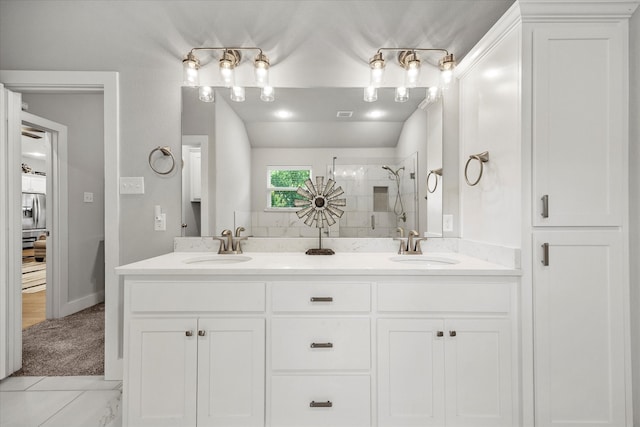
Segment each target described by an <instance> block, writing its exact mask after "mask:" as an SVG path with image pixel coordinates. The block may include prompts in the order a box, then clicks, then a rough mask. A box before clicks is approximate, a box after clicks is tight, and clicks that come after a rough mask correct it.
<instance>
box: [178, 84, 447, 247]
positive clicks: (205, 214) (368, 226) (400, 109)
mask: <svg viewBox="0 0 640 427" xmlns="http://www.w3.org/2000/svg"><path fill="white" fill-rule="evenodd" d="M425 98H426V90H425V88H414V89H411V93H410V98H409V101H408V102H404V103H396V102H394V90H393V89H392V88H380V89H379V90H378V101H377V102H374V103H367V102H364V101H363V90H362V88H313V89H294V88H288V89H284V88H278V89H276V100H275V101H274V102H268V103H265V102H262V101H260V100H259V89H257V88H247V91H246V101H245V102H241V103H237V102H232V101H231V100H230V99H229V89H224V88H216V89H215V91H214V99H215V102H213V103H205V102H202V101H200V100H199V99H198V90H197V89H194V88H188V87H184V88H182V103H183V105H182V107H183V116H182V127H183V131H182V134H183V141H185V142H184V143H183V162H184V163H183V164H184V165H185V166H184V168H183V224H186V225H187V226H186V227H185V228H184V229H183V235H185V236H195V235H214V234H215V235H217V234H220V232H221V230H223V229H235V227H237V226H243V227H245V228H246V230H247V234H248V235H250V236H255V237H317V229H315V228H313V229H312V228H310V227H307V226H306V225H304V223H303V221H302V220H300V219H299V218H298V217H297V215H296V214H295V212H296V210H297V209H296V208H295V207H293V206H292V205H291V206H287V205H280V204H279V203H287V202H282V200H288V198H287V192H293V193H295V190H296V188H297V186H298V183H296V182H295V181H294V180H292V181H287V180H282V179H280V180H279V181H276V182H272V181H273V180H272V179H270V176H271V172H273V171H274V170H276V171H278V170H282V171H285V172H286V171H288V170H298V171H300V170H306V171H308V174H309V175H310V176H311V177H315V176H325V177H331V178H334V179H335V180H336V182H337V184H338V185H340V186H342V187H343V188H344V190H345V195H344V197H345V198H346V199H347V206H346V207H345V214H344V215H343V217H342V218H340V221H338V222H337V223H336V224H335V225H333V226H331V227H329V228H328V229H323V231H324V232H325V234H326V235H329V236H332V237H395V236H396V235H397V227H402V228H404V229H405V230H419V231H420V234H423V233H427V235H429V236H433V237H435V236H441V235H442V218H441V216H442V192H441V191H442V188H443V186H442V185H441V183H439V185H438V189H437V192H436V193H433V194H432V193H427V186H426V178H427V174H428V172H429V170H431V169H436V168H441V167H442V102H436V103H427V102H426V101H425ZM204 140H206V141H207V142H205V146H206V147H207V148H208V150H207V154H205V153H204V151H203V150H202V148H201V154H200V158H201V162H200V173H199V174H198V173H197V160H193V159H194V158H195V157H197V155H196V154H195V153H197V146H198V144H202V141H204ZM438 156H439V157H438ZM294 175H295V174H294ZM194 176H196V177H197V176H200V201H199V202H198V201H197V197H194V194H197V188H198V183H197V182H196V181H197V179H196V180H195V181H194ZM279 176H280V177H282V176H287V175H286V173H285V174H284V175H283V174H282V173H281V174H280V175H279ZM438 178H439V179H440V180H441V179H442V177H438ZM205 186H207V187H208V188H207V189H206V190H205ZM194 190H195V191H194ZM427 194H428V197H425V196H426V195H427ZM274 200H276V202H274ZM292 200H293V199H291V200H290V202H289V203H291V204H292V203H293V201H292ZM432 216H437V217H438V218H433V219H432V218H431V217H432Z"/></svg>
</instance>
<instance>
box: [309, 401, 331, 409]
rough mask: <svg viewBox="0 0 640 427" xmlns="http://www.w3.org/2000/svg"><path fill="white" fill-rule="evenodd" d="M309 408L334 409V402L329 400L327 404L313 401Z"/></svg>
mask: <svg viewBox="0 0 640 427" xmlns="http://www.w3.org/2000/svg"><path fill="white" fill-rule="evenodd" d="M309 407H310V408H331V407H333V402H331V401H330V400H327V401H326V402H316V401H315V400H312V401H311V403H309Z"/></svg>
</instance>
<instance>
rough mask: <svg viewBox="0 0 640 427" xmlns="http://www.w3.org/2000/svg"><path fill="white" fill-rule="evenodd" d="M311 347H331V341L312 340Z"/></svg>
mask: <svg viewBox="0 0 640 427" xmlns="http://www.w3.org/2000/svg"><path fill="white" fill-rule="evenodd" d="M311 348H333V343H332V342H312V343H311Z"/></svg>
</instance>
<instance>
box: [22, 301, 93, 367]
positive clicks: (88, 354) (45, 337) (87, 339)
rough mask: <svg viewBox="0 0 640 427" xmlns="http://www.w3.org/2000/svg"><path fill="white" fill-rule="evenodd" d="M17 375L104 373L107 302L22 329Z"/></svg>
mask: <svg viewBox="0 0 640 427" xmlns="http://www.w3.org/2000/svg"><path fill="white" fill-rule="evenodd" d="M13 375H14V376H69V375H104V303H102V304H97V305H94V306H93V307H89V308H87V309H86V310H82V311H79V312H78V313H75V314H71V315H69V316H67V317H63V318H61V319H54V320H45V321H44V322H41V323H38V324H36V325H33V326H31V327H29V328H27V329H25V330H23V331H22V369H20V370H19V371H18V372H16V373H14V374H13Z"/></svg>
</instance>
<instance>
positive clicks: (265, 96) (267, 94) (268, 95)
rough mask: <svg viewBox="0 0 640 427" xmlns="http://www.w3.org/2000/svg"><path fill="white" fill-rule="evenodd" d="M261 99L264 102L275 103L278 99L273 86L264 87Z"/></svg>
mask: <svg viewBox="0 0 640 427" xmlns="http://www.w3.org/2000/svg"><path fill="white" fill-rule="evenodd" d="M260 99H261V100H263V101H264V102H273V101H274V100H275V99H276V97H275V93H274V90H273V86H265V87H263V88H262V90H261V91H260Z"/></svg>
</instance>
